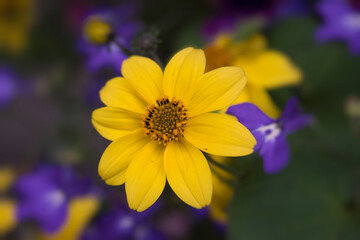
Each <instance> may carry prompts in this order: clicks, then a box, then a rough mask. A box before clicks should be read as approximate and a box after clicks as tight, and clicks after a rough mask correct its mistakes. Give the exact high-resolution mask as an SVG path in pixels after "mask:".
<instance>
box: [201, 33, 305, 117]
mask: <svg viewBox="0 0 360 240" xmlns="http://www.w3.org/2000/svg"><path fill="white" fill-rule="evenodd" d="M266 45H267V43H266V40H265V38H264V37H263V36H262V35H260V34H255V35H253V36H251V37H249V38H248V39H245V40H243V41H235V40H234V39H233V38H232V36H231V35H219V36H218V37H217V38H216V39H215V41H214V42H213V43H211V44H209V45H208V46H207V47H206V48H205V54H206V59H207V65H206V69H207V70H212V69H214V68H217V67H222V66H227V65H233V66H238V67H241V68H242V69H244V71H245V72H246V76H247V78H248V84H247V85H246V87H245V89H244V91H243V93H242V94H241V95H240V96H239V97H238V98H237V99H236V100H235V101H234V103H233V104H239V103H243V102H250V103H253V104H255V105H256V106H258V107H259V108H260V109H261V110H262V111H264V112H265V113H266V114H268V115H269V116H270V117H273V118H276V117H278V116H279V110H278V108H277V107H276V105H275V104H274V103H273V101H272V99H271V97H270V95H269V94H268V93H267V90H270V89H275V88H279V87H283V86H288V85H295V84H298V83H299V82H300V80H301V72H300V70H299V69H298V68H297V67H296V66H295V65H294V64H293V63H292V62H291V61H290V59H288V57H287V56H285V55H284V54H283V53H281V52H278V51H275V50H270V49H267V46H266ZM269 63H271V64H269Z"/></svg>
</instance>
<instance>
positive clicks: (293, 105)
mask: <svg viewBox="0 0 360 240" xmlns="http://www.w3.org/2000/svg"><path fill="white" fill-rule="evenodd" d="M298 103H299V99H298V98H297V97H292V98H290V99H289V100H288V101H287V103H286V106H285V108H284V111H283V112H282V114H281V117H280V119H279V120H280V121H281V122H286V121H288V120H290V119H292V118H294V117H296V116H297V115H299V114H300V112H301V109H300V108H299V106H298Z"/></svg>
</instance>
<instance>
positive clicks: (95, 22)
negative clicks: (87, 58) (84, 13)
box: [83, 15, 113, 44]
mask: <svg viewBox="0 0 360 240" xmlns="http://www.w3.org/2000/svg"><path fill="white" fill-rule="evenodd" d="M83 31H84V32H83V34H84V36H85V38H86V39H87V40H88V41H89V42H91V43H93V44H105V43H106V42H107V41H108V40H109V36H110V35H111V33H112V31H113V29H112V28H111V26H110V24H109V23H108V22H107V21H106V20H105V19H103V18H102V17H101V16H96V15H95V16H91V17H89V18H88V19H87V20H86V22H85V26H84V30H83Z"/></svg>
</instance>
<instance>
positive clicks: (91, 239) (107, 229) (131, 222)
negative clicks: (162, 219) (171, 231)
mask: <svg viewBox="0 0 360 240" xmlns="http://www.w3.org/2000/svg"><path fill="white" fill-rule="evenodd" d="M147 212H148V211H146V213H147ZM151 216H152V212H151V210H150V213H148V214H145V216H144V214H143V213H137V212H135V211H132V210H129V209H127V208H125V207H124V208H117V209H115V210H111V211H109V212H107V213H105V214H103V215H101V216H100V217H99V219H98V220H97V221H96V222H95V223H94V224H93V225H92V226H91V227H89V228H88V229H87V230H86V231H85V232H84V234H83V236H82V240H99V239H101V240H116V239H129V240H130V239H136V240H145V239H149V240H158V239H159V240H160V239H164V237H163V235H162V234H161V233H160V232H159V231H157V230H156V229H155V228H154V227H153V226H152V225H151V221H149V217H151Z"/></svg>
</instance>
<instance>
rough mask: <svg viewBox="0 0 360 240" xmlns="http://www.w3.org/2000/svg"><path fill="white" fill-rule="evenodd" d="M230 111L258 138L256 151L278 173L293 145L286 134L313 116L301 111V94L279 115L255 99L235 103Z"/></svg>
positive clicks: (270, 172) (307, 122) (269, 167)
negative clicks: (272, 115) (274, 115)
mask: <svg viewBox="0 0 360 240" xmlns="http://www.w3.org/2000/svg"><path fill="white" fill-rule="evenodd" d="M227 113H229V114H232V115H234V116H235V117H237V119H238V120H239V122H240V123H242V124H243V125H244V126H246V127H247V128H248V129H249V130H250V131H251V133H252V134H253V135H254V137H255V138H256V140H257V145H256V146H255V149H254V150H255V151H257V150H259V153H260V155H261V156H262V158H263V162H264V171H265V172H266V173H267V174H274V173H277V172H279V171H281V170H282V169H284V168H285V167H286V165H287V164H288V162H289V158H290V148H289V145H288V143H287V140H286V136H287V135H288V134H289V133H291V132H293V131H296V130H298V129H301V128H303V127H305V126H307V125H309V124H310V123H311V121H312V117H311V116H310V115H309V114H301V110H300V108H299V106H298V100H297V98H294V97H293V98H291V99H290V100H289V101H288V103H287V105H286V107H285V109H284V112H283V113H282V115H281V116H280V118H279V119H272V118H270V117H268V116H267V115H266V114H265V113H263V112H262V111H261V110H260V109H259V108H258V107H256V106H255V105H253V104H251V103H242V104H239V105H235V106H232V107H230V108H229V109H228V111H227Z"/></svg>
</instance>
